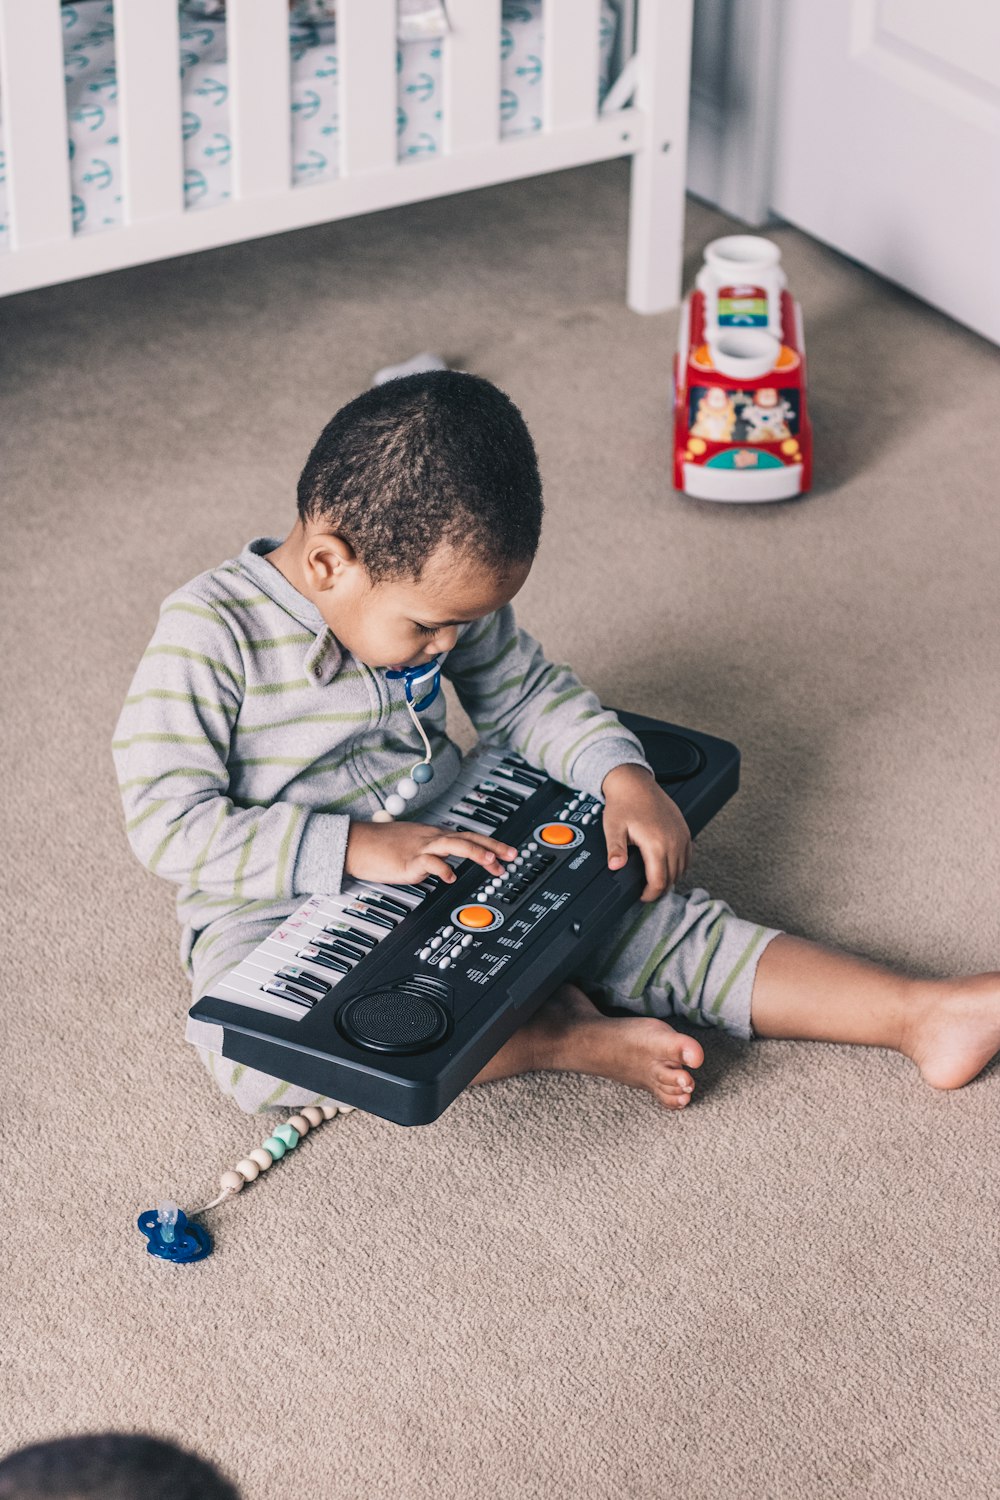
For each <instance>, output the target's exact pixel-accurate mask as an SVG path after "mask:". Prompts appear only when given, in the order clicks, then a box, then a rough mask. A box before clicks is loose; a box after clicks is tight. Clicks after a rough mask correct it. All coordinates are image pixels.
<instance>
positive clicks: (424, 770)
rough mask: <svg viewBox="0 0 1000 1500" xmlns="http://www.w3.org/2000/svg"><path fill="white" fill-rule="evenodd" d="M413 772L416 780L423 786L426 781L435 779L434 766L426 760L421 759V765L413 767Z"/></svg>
mask: <svg viewBox="0 0 1000 1500" xmlns="http://www.w3.org/2000/svg"><path fill="white" fill-rule="evenodd" d="M412 774H413V779H414V781H418V782H419V783H420V785H421V786H423V785H424V783H425V782H428V781H433V780H434V767H433V766H429V765H428V764H427V762H426V761H421V762H420V765H419V766H414V767H413V773H412Z"/></svg>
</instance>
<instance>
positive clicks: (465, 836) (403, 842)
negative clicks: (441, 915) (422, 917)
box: [344, 822, 517, 885]
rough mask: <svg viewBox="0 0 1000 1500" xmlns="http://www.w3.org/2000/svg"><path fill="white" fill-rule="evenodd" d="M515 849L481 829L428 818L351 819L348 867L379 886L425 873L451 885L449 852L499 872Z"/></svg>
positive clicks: (349, 871)
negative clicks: (461, 829)
mask: <svg viewBox="0 0 1000 1500" xmlns="http://www.w3.org/2000/svg"><path fill="white" fill-rule="evenodd" d="M516 853H517V850H516V849H512V848H511V846H510V845H509V844H504V843H502V842H501V841H500V840H499V839H491V838H487V837H486V835H485V834H482V833H458V832H456V831H454V830H452V829H450V828H432V827H431V826H430V825H429V824H428V823H360V822H359V823H353V822H352V823H351V829H350V832H349V834H348V836H347V858H346V859H345V861H344V869H345V870H346V872H347V874H348V875H353V876H354V877H355V879H357V880H375V881H378V882H379V884H381V885H416V884H418V883H419V882H420V881H421V880H423V879H424V878H425V877H426V876H427V875H437V876H439V877H440V878H441V879H442V880H443V881H444V882H445V884H446V885H451V884H452V882H453V881H455V880H456V879H457V878H458V877H457V876H456V874H455V872H454V870H453V869H452V868H451V865H449V864H448V863H447V861H446V859H445V857H444V856H445V855H446V854H456V855H457V856H458V858H459V859H474V860H475V861H476V862H477V864H481V865H482V867H483V869H484V870H488V871H489V873H490V874H491V875H499V874H500V872H501V870H502V869H503V865H502V864H501V863H500V860H501V859H513V858H514V856H515V854H516ZM498 856H499V857H498Z"/></svg>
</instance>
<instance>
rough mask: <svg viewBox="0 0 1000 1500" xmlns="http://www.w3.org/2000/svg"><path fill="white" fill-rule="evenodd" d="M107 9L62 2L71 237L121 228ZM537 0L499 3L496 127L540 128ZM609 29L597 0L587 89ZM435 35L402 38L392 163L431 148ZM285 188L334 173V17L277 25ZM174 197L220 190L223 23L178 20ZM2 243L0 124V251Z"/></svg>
mask: <svg viewBox="0 0 1000 1500" xmlns="http://www.w3.org/2000/svg"><path fill="white" fill-rule="evenodd" d="M113 11H114V6H113V4H112V3H111V0H79V3H77V4H75V5H68V6H64V7H63V9H62V18H63V33H64V59H65V73H66V94H67V107H68V117H69V157H70V179H71V189H72V195H73V199H72V202H73V232H74V233H75V234H91V233H94V232H96V231H100V230H103V229H109V228H113V227H114V226H115V225H117V224H120V223H121V219H122V195H121V181H120V177H121V173H120V161H121V152H120V146H119V141H118V108H117V76H116V71H115V41H114V21H113ZM542 11H543V0H503V8H502V25H501V31H500V37H499V47H500V56H501V93H500V99H499V101H498V109H499V111H500V134H501V135H502V136H515V135H523V134H526V133H528V132H530V131H535V130H540V129H541V128H542V76H543V48H542V39H543V15H542ZM616 31H617V15H616V10H615V6H614V3H613V0H602V6H601V17H600V79H599V81H598V84H597V86H598V88H599V92H600V93H601V94H603V93H604V92H605V90H606V88H607V85H608V81H609V76H610V68H611V58H612V52H613V49H614V44H615V36H616ZM441 49H442V43H441V42H439V41H411V42H406V43H404V44H402V45H400V46H399V48H398V49H397V55H396V72H397V78H398V107H397V116H396V127H397V140H398V156H399V160H400V162H404V163H405V162H413V161H421V160H426V159H427V158H429V157H433V156H435V155H436V154H437V153H439V152H440V151H441V150H442V149H443V137H442V101H441ZM289 53H290V62H291V105H292V184H293V186H295V187H300V186H301V187H305V186H307V185H308V184H310V183H314V182H326V181H329V180H330V179H331V178H335V177H337V176H338V175H339V170H340V167H339V156H340V151H339V127H338V114H337V93H338V90H337V37H336V26H335V24H334V23H329V24H323V25H301V24H297V23H295V22H290V23H289ZM180 72H181V95H182V130H183V135H184V203H185V207H186V208H188V209H194V210H196V209H205V208H211V207H213V206H215V205H217V204H220V203H225V202H226V201H227V200H228V199H229V197H230V193H231V183H230V165H229V158H230V151H231V147H230V137H229V88H228V75H227V63H226V27H225V22H224V21H223V20H218V21H213V20H202V19H199V20H197V21H195V20H193V19H192V18H190V17H184V16H182V19H181V55H180ZM9 244H10V236H9V233H8V214H7V190H6V185H5V169H4V155H3V125H2V121H0V252H2V251H4V250H7V249H8V248H9Z"/></svg>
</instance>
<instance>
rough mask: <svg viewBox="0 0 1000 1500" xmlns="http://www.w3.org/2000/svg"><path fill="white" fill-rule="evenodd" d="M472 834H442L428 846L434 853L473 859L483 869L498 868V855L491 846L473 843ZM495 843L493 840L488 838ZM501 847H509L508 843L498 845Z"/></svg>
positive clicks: (473, 836)
mask: <svg viewBox="0 0 1000 1500" xmlns="http://www.w3.org/2000/svg"><path fill="white" fill-rule="evenodd" d="M474 838H475V835H474V834H471V833H456V834H442V835H441V837H440V838H438V839H435V840H434V842H433V843H432V844H430V845H429V846H428V847H429V848H430V849H431V850H433V852H434V853H435V854H455V855H457V856H458V858H459V859H471V860H474V861H475V863H476V864H477V865H482V866H483V869H484V870H499V869H501V868H502V867H501V864H500V860H499V858H498V856H497V855H496V854H495V853H494V852H493V849H492V848H484V847H483V845H482V844H478V843H474V842H473V840H474ZM490 842H491V843H495V842H496V841H495V840H490ZM500 847H501V848H503V849H505V850H506V849H509V848H510V845H509V844H503V845H500Z"/></svg>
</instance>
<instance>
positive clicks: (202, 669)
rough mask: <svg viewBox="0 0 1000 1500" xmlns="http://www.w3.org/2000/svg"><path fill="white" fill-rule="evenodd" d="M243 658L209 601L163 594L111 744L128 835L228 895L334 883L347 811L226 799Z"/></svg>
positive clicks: (184, 877) (328, 887) (141, 852)
mask: <svg viewBox="0 0 1000 1500" xmlns="http://www.w3.org/2000/svg"><path fill="white" fill-rule="evenodd" d="M243 688H244V681H243V662H242V657H241V655H240V651H239V647H238V645H237V643H236V639H235V637H234V636H233V633H232V631H231V630H230V628H229V626H228V625H227V624H226V622H225V620H224V619H223V618H222V616H221V615H220V613H219V611H218V610H216V609H215V608H214V607H212V606H211V605H209V604H208V603H206V602H205V601H204V600H203V599H201V598H199V597H198V596H196V595H192V594H189V593H186V592H185V591H184V590H180V591H178V593H176V594H173V595H171V597H170V598H169V599H167V600H166V602H165V603H164V606H163V608H162V610H161V613H160V621H159V624H158V625H157V628H156V632H155V634H154V635H153V638H152V640H151V641H150V643H149V646H148V647H147V648H146V652H145V654H144V656H143V658H142V660H141V662H140V663H139V666H138V669H137V671H136V674H135V677H134V679H133V682H132V685H131V687H130V689H129V693H128V697H127V698H126V700H125V704H124V707H123V708H122V712H121V716H120V718H119V721H118V725H117V727H116V730H115V736H114V740H113V743H112V749H113V752H114V758H115V766H116V769H117V772H118V784H119V788H120V790H121V795H122V803H123V805H124V809H125V819H126V830H127V833H128V838H129V842H130V844H131V845H132V848H133V850H134V852H135V854H136V855H137V857H138V858H139V859H140V860H141V861H142V863H143V864H144V865H145V866H146V868H147V869H148V870H151V871H152V872H153V873H154V874H156V875H162V876H163V877H164V878H165V879H167V880H172V881H175V882H176V883H178V884H179V885H184V886H193V887H195V888H197V889H198V890H201V891H205V892H208V893H210V894H213V895H219V896H227V897H235V898H237V899H240V898H246V899H247V900H248V901H249V900H255V899H260V898H263V899H272V900H273V899H282V898H287V897H291V896H295V895H308V894H312V892H314V891H329V892H336V891H338V890H339V889H340V883H341V878H342V871H343V863H344V854H345V850H346V847H347V837H348V828H349V819H348V818H347V817H346V816H342V815H340V814H334V813H320V812H312V811H310V810H309V809H308V808H304V807H301V806H299V805H297V804H295V803H292V802H280V801H279V802H275V803H273V804H272V805H271V806H269V807H238V806H236V804H235V803H234V802H233V800H232V798H231V797H230V796H229V795H228V792H229V772H228V770H227V757H228V753H229V745H230V738H231V735H232V731H233V727H234V725H235V723H236V717H237V715H238V713H239V710H240V705H241V703H242V701H243Z"/></svg>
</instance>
